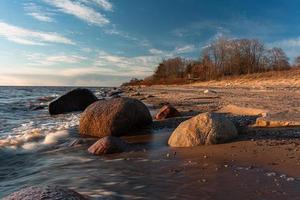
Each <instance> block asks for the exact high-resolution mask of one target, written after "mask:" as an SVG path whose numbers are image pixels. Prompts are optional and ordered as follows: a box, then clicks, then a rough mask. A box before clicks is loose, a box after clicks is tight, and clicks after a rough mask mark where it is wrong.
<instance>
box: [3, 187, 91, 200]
mask: <svg viewBox="0 0 300 200" xmlns="http://www.w3.org/2000/svg"><path fill="white" fill-rule="evenodd" d="M45 199H49V200H50V199H55V200H86V198H85V197H83V196H82V195H80V194H79V193H77V192H75V191H73V190H69V189H66V188H63V187H59V186H49V185H46V186H31V187H27V188H24V189H21V190H20V191H17V192H14V193H12V194H11V195H9V196H7V197H4V199H3V200H45Z"/></svg>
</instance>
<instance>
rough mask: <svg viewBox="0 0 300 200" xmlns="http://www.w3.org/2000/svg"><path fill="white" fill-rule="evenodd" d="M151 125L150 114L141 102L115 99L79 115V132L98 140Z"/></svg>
mask: <svg viewBox="0 0 300 200" xmlns="http://www.w3.org/2000/svg"><path fill="white" fill-rule="evenodd" d="M151 123H152V117H151V115H150V112H149V110H148V108H147V107H146V106H145V104H143V103H142V102H141V101H139V100H136V99H131V98H115V99H111V100H107V101H102V102H95V103H93V104H92V105H90V106H89V107H88V108H87V109H86V110H85V111H84V112H83V114H82V115H81V118H80V122H79V132H80V134H82V135H89V136H95V137H100V138H102V137H105V136H121V135H122V134H125V133H126V132H128V131H130V130H132V129H134V128H138V127H143V126H146V125H149V124H151Z"/></svg>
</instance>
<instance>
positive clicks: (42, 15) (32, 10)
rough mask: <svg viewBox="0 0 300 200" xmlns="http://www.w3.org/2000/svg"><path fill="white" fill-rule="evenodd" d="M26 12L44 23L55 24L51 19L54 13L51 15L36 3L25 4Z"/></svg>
mask: <svg viewBox="0 0 300 200" xmlns="http://www.w3.org/2000/svg"><path fill="white" fill-rule="evenodd" d="M24 10H25V12H26V14H27V15H29V16H32V17H33V18H35V19H37V20H39V21H43V22H53V21H54V19H53V18H52V17H51V15H52V14H53V13H50V12H48V11H46V10H44V9H42V7H40V6H38V5H36V4H35V3H25V4H24Z"/></svg>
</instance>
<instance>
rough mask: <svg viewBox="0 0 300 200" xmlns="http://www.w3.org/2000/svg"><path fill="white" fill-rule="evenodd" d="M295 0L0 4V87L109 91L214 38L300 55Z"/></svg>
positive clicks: (299, 13) (13, 0)
mask: <svg viewBox="0 0 300 200" xmlns="http://www.w3.org/2000/svg"><path fill="white" fill-rule="evenodd" d="M299 21H300V2H299V1H297V0H289V1H286V0H265V1H259V0H251V1H250V0H244V1H242V0H226V1H225V0H210V1H208V0H206V1H205V0H39V1H38V0H1V1H0V61H1V62H0V85H77V86H111V85H113V86H115V85H119V84H120V83H122V82H124V81H126V80H129V79H130V78H132V77H139V78H141V77H145V76H148V75H150V74H151V73H152V72H153V70H154V68H155V67H156V65H157V64H158V63H159V62H160V61H161V60H162V59H164V58H169V57H173V56H182V57H186V58H198V57H199V55H200V51H201V49H202V48H203V47H204V46H206V45H207V44H208V43H209V42H210V41H212V40H213V39H214V38H216V37H219V36H226V37H233V38H244V37H245V38H256V39H259V40H261V41H263V42H264V43H265V44H266V46H267V47H273V46H277V47H281V48H283V49H284V50H285V51H286V53H287V55H288V56H289V58H290V61H291V62H292V61H293V59H294V57H295V56H297V55H298V54H299V55H300V26H298V23H299Z"/></svg>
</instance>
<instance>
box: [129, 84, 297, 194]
mask: <svg viewBox="0 0 300 200" xmlns="http://www.w3.org/2000/svg"><path fill="white" fill-rule="evenodd" d="M227 83H228V82H227ZM239 83H240V82H237V83H236V84H230V85H229V86H224V84H223V83H221V82H215V84H211V83H210V84H207V83H201V84H200V83H199V84H190V85H172V86H150V87H134V88H131V89H128V88H126V90H127V93H126V95H128V96H130V97H134V98H137V99H140V100H142V101H144V102H145V103H146V104H147V105H149V106H150V108H151V109H152V111H153V113H155V110H156V109H158V108H160V107H161V106H162V105H164V104H166V103H169V104H171V105H173V106H174V107H176V108H177V109H178V110H179V111H180V112H181V113H183V117H181V118H180V117H179V118H173V119H168V120H162V121H155V122H154V126H155V127H154V129H157V130H166V131H165V132H164V134H162V132H163V131H158V132H159V133H157V134H154V136H151V138H150V139H149V138H147V137H146V138H145V137H142V138H140V139H137V137H136V136H135V137H132V138H130V137H129V138H126V139H127V140H128V141H130V139H132V141H133V142H135V141H136V140H139V141H141V140H142V141H147V139H149V140H152V142H154V143H155V140H157V141H158V142H156V143H159V144H161V146H162V147H163V146H164V148H160V150H155V148H153V150H151V151H152V153H151V154H152V155H156V156H158V155H160V156H166V159H169V160H171V161H172V162H173V163H172V164H171V165H169V164H167V165H165V164H162V165H158V166H157V167H155V168H154V169H153V170H154V172H155V174H156V173H160V174H164V175H165V176H169V178H166V179H165V180H166V181H170V180H171V179H173V178H179V177H180V180H181V182H180V183H178V184H181V186H180V187H179V186H178V185H177V187H176V191H174V193H175V194H177V195H178V193H177V192H179V191H178V189H179V190H180V191H181V195H182V196H181V195H179V196H180V197H188V198H194V199H197V198H199V197H201V195H204V196H205V195H207V196H205V197H204V196H203V197H204V199H242V198H243V199H245V198H247V199H261V198H262V199H292V198H293V199H297V198H299V195H300V192H299V187H300V179H299V178H300V170H299V169H300V137H299V133H300V132H299V131H300V130H299V126H297V123H299V119H300V118H299V111H300V110H299V109H300V101H299V100H300V98H299V94H300V93H299V90H298V89H299V88H298V87H289V86H288V85H286V84H285V83H284V82H283V83H284V84H281V85H276V86H273V87H269V86H265V85H264V84H248V83H247V84H241V85H239ZM208 85H210V87H208ZM246 85H250V86H248V87H247V86H246ZM202 112H224V113H226V114H225V115H226V116H228V117H229V118H231V119H232V120H233V121H234V122H235V124H236V126H237V127H238V130H239V137H238V138H237V139H236V140H234V141H232V142H230V143H227V144H219V145H208V146H199V147H193V148H169V147H167V144H166V143H167V139H168V137H169V136H170V134H171V133H172V131H173V130H174V129H175V128H176V127H177V125H178V124H179V123H180V122H181V121H184V120H186V119H188V118H190V117H191V116H194V115H196V114H198V113H202ZM259 117H262V118H263V119H266V120H268V121H271V122H272V123H273V122H274V127H269V126H265V127H264V126H260V127H259V126H257V125H256V120H257V118H259ZM282 121H284V122H285V123H280V122H282ZM291 122H292V123H291ZM272 123H271V124H272ZM282 124H283V125H282ZM295 124H296V125H295ZM166 127H167V129H160V128H166ZM155 135H158V136H155ZM153 140H154V141H153ZM162 149H163V150H162ZM155 152H156V153H155ZM168 174H169V175H168ZM171 177H173V178H171ZM150 184H151V183H150ZM165 184H166V186H164V187H166V188H169V187H170V186H171V184H169V185H168V184H167V183H165ZM165 184H164V185H165ZM192 188H193V189H192ZM175 194H174V195H175ZM183 194H185V195H187V196H184V195H183ZM175 196H176V195H175ZM170 197H171V196H170ZM177 197H178V196H177Z"/></svg>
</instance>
